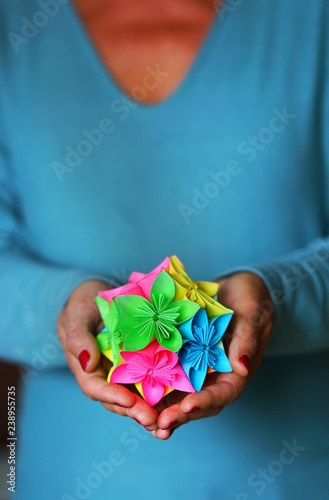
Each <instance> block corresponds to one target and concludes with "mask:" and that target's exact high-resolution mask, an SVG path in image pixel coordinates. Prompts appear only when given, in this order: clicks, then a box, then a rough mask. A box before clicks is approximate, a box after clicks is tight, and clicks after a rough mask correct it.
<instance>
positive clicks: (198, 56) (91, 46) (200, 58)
mask: <svg viewBox="0 0 329 500" xmlns="http://www.w3.org/2000/svg"><path fill="white" fill-rule="evenodd" d="M224 1H225V0H224ZM68 8H69V9H70V13H71V16H72V18H73V22H74V24H75V26H76V28H77V31H78V36H79V37H80V39H81V44H82V45H84V46H85V47H86V49H87V50H89V52H90V54H91V57H92V59H93V63H94V64H95V66H96V67H98V70H99V72H100V74H101V75H102V78H103V79H105V82H106V81H107V83H108V85H109V86H110V88H112V90H114V92H115V93H117V94H118V96H125V97H126V98H129V100H130V101H131V102H132V103H134V106H135V107H139V108H145V109H153V108H158V107H159V108H160V107H162V106H164V105H166V104H167V103H168V104H169V103H171V102H172V101H175V99H177V98H178V97H179V96H180V95H181V94H184V93H185V90H186V89H187V88H188V86H189V85H190V83H191V82H192V81H193V80H194V78H195V76H196V75H197V74H198V73H199V70H200V68H201V66H202V64H203V62H204V60H205V59H206V56H207V54H208V53H209V52H210V50H211V49H212V47H213V45H214V43H213V42H214V39H215V38H216V36H217V34H218V32H221V31H222V30H221V29H219V26H221V25H222V24H224V22H223V19H221V16H220V15H218V14H217V13H216V14H215V17H214V19H213V20H212V22H211V24H210V26H209V27H208V29H207V32H206V34H205V35H204V36H203V39H202V42H201V44H200V45H199V47H198V49H197V50H196V52H195V56H194V58H193V60H192V62H191V64H190V65H189V67H188V69H187V70H186V72H185V74H184V75H183V77H182V78H181V79H180V81H179V83H178V85H177V86H176V87H175V88H174V90H173V91H172V92H170V94H168V95H167V96H166V97H165V98H164V99H161V100H160V101H155V102H151V103H147V102H146V103H145V102H141V101H137V100H136V99H134V98H133V97H132V96H130V95H128V94H127V92H126V91H125V89H124V88H123V87H121V86H120V84H119V83H118V81H117V79H116V78H115V77H114V75H113V73H112V70H111V68H110V67H109V66H108V65H106V64H105V61H104V60H103V58H102V56H101V53H100V51H99V50H98V48H97V46H96V45H95V43H94V42H93V40H92V38H91V35H90V34H89V32H88V28H87V26H86V25H85V23H84V21H83V19H82V16H81V15H80V13H79V11H78V9H77V8H76V7H75V5H74V2H69V4H68ZM215 12H216V11H215Z"/></svg>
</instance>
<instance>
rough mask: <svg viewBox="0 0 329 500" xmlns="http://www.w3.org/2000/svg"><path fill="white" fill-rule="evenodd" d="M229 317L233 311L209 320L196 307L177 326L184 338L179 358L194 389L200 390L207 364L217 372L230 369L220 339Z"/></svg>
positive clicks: (202, 311)
mask: <svg viewBox="0 0 329 500" xmlns="http://www.w3.org/2000/svg"><path fill="white" fill-rule="evenodd" d="M231 317H232V313H227V314H222V315H221V316H218V317H217V318H213V319H211V320H210V321H209V322H208V317H207V314H206V311H205V310H204V309H199V311H198V312H197V313H196V314H195V316H194V317H193V318H192V319H191V320H189V321H186V323H183V324H182V325H180V326H179V327H178V329H179V331H180V333H181V334H182V337H183V347H182V348H181V349H180V351H179V352H178V358H179V361H180V362H181V363H182V366H183V369H184V371H185V373H186V375H187V376H188V378H189V380H190V381H191V384H192V385H193V387H194V389H195V390H196V391H200V390H201V388H202V385H203V383H204V380H205V378H206V374H207V370H208V367H210V368H211V369H213V370H215V371H217V372H231V371H232V368H231V365H230V363H229V360H228V358H227V356H226V354H225V352H224V347H223V343H222V341H221V338H222V336H223V335H224V332H225V330H226V328H227V326H228V324H229V322H230V320H231Z"/></svg>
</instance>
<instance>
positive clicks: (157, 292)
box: [150, 270, 175, 309]
mask: <svg viewBox="0 0 329 500" xmlns="http://www.w3.org/2000/svg"><path fill="white" fill-rule="evenodd" d="M174 296H175V283H174V282H173V279H172V278H171V277H170V276H169V274H168V273H167V271H165V270H163V271H161V272H160V274H159V275H158V276H157V278H156V279H155V280H154V283H153V285H152V288H151V294H150V297H151V301H152V303H153V304H155V305H156V306H157V309H161V308H162V307H163V306H164V305H165V304H167V303H170V302H172V300H173V298H174Z"/></svg>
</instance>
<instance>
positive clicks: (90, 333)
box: [59, 297, 101, 373]
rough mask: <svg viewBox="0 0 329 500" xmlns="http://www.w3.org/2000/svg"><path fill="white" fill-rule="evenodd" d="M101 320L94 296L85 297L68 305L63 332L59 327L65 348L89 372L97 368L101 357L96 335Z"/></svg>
mask: <svg viewBox="0 0 329 500" xmlns="http://www.w3.org/2000/svg"><path fill="white" fill-rule="evenodd" d="M100 322H101V318H100V314H99V311H98V307H97V304H96V303H95V301H94V299H93V298H92V297H85V298H83V299H82V300H81V301H79V302H77V301H76V302H74V304H72V305H70V306H68V307H67V310H66V314H65V319H64V324H63V325H62V332H60V329H59V334H60V338H61V337H62V338H63V344H64V345H63V347H64V349H67V350H68V351H69V352H70V353H71V354H72V355H73V356H74V357H75V358H76V359H78V360H79V362H80V365H81V367H82V369H83V370H84V371H86V372H88V373H90V372H92V371H93V370H95V368H96V367H97V366H98V363H99V359H100V351H99V347H98V344H97V341H96V339H95V336H94V333H97V327H98V325H99V324H100ZM63 330H64V331H63Z"/></svg>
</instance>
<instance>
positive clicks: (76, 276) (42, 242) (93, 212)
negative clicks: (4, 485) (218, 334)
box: [0, 0, 329, 500]
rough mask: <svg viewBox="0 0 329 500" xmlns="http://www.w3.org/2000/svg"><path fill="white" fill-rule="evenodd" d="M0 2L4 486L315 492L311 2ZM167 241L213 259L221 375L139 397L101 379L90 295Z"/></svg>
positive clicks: (319, 51) (320, 315)
mask: <svg viewBox="0 0 329 500" xmlns="http://www.w3.org/2000/svg"><path fill="white" fill-rule="evenodd" d="M0 6H1V23H2V27H1V33H2V36H1V54H2V60H3V62H2V65H1V70H0V74H1V94H2V95H1V107H2V111H1V125H0V126H1V168H0V172H1V174H0V175H1V230H0V231H1V233H2V234H3V235H4V237H3V250H2V255H1V264H2V266H1V288H0V293H1V303H2V304H3V322H4V325H3V328H2V332H3V334H2V340H1V352H2V355H3V356H4V357H6V358H8V359H12V360H14V361H16V362H18V363H20V364H21V373H22V377H23V382H24V384H23V385H24V386H25V387H24V395H23V400H22V413H21V418H20V420H19V422H18V432H19V451H20V458H19V463H18V466H17V492H16V498H18V499H24V500H26V499H27V500H29V499H33V500H38V499H41V498H42V499H44V498H47V499H61V500H68V499H71V500H72V498H73V499H83V498H89V497H91V496H92V495H93V496H94V498H99V499H105V498H108V497H109V496H110V495H119V494H120V495H123V496H124V497H129V496H133V497H134V498H143V499H148V498H153V496H155V495H156V496H157V497H158V498H160V499H162V498H163V499H167V498H170V499H176V498H177V499H178V498H181V497H183V498H185V497H186V498H187V497H189V498H192V499H194V498H205V499H216V498H223V499H225V500H226V499H231V498H232V499H238V500H246V499H249V498H255V497H257V496H258V495H260V494H262V498H264V499H265V498H266V499H279V500H281V499H284V500H285V499H291V498H300V499H303V498H305V499H306V498H309V497H310V496H312V498H313V497H314V498H317V499H319V500H321V499H324V498H326V495H327V489H328V479H327V474H326V473H325V471H326V470H327V468H328V447H329V443H328V431H327V425H326V419H327V415H328V408H329V399H328V395H327V391H323V390H322V387H321V386H322V384H323V382H322V381H323V379H324V380H326V377H328V347H329V337H328V324H329V317H328V310H327V309H328V307H327V306H328V291H329V266H328V260H329V245H328V240H327V239H326V235H327V233H328V204H327V194H328V173H329V170H328V169H329V158H328V155H329V151H328V141H326V137H328V125H329V124H328V112H329V109H328V108H329V89H328V60H329V59H328V51H329V46H328V44H329V42H328V34H327V31H326V28H327V26H328V21H329V12H328V6H327V4H326V3H325V1H324V0H317V1H316V2H313V3H312V4H310V3H309V2H306V0H303V2H300V1H299V2H297V0H292V1H291V2H290V3H289V4H288V5H287V2H283V0H280V1H277V2H272V1H271V0H265V1H264V0H262V1H261V0H244V1H243V0H242V1H233V0H227V2H226V3H223V2H220V3H218V4H215V5H214V4H213V2H208V1H201V0H198V1H194V2H187V1H183V0H175V1H173V0H172V1H171V2H166V3H164V2H162V3H159V2H150V1H147V0H143V1H141V2H138V3H136V2H135V3H134V2H132V1H131V0H129V1H128V0H127V1H125V2H114V1H113V2H105V1H101V0H97V1H96V2H93V3H91V2H87V1H86V0H76V1H75V2H71V3H69V2H67V1H66V0H65V1H64V0H61V1H60V0H52V1H51V0H49V1H48V2H47V1H38V2H37V1H34V0H15V1H13V2H11V4H10V5H8V3H7V2H5V1H4V0H2V1H1V2H0ZM172 254H177V255H178V257H179V258H180V259H181V260H182V261H183V262H184V264H185V265H186V267H187V270H188V271H189V274H190V275H191V276H192V277H193V278H194V279H209V280H211V279H213V280H214V279H220V284H221V286H220V291H219V296H218V298H219V300H220V301H221V302H223V303H224V305H226V306H227V307H231V308H233V309H234V311H235V319H234V322H233V323H232V328H231V330H230V345H229V359H230V362H231V365H232V367H233V373H232V374H225V375H224V374H223V375H218V374H216V375H212V376H211V378H210V379H209V380H208V381H207V387H206V388H205V389H204V390H202V391H201V392H200V393H196V394H192V395H189V396H187V397H186V398H185V399H183V400H182V401H179V400H176V399H175V398H176V396H177V395H175V396H174V397H171V398H169V401H163V402H162V403H161V404H160V405H159V406H158V407H156V408H150V407H149V406H148V405H147V403H146V402H145V401H143V400H142V399H140V398H138V397H137V396H136V395H134V394H132V393H130V392H129V391H128V390H127V389H125V388H123V387H120V386H111V385H110V384H107V383H106V381H105V377H106V374H105V371H104V369H103V368H102V363H100V362H99V360H100V354H99V352H98V350H97V346H96V343H95V340H94V335H95V333H97V331H99V328H100V318H99V315H98V313H97V310H96V307H95V305H94V302H93V298H94V297H95V295H96V294H97V292H98V291H99V290H101V289H107V288H109V287H110V286H112V285H116V284H117V281H125V280H126V279H127V275H129V273H130V272H131V271H133V270H139V271H145V272H147V271H149V270H151V269H152V268H153V267H155V265H157V264H158V263H159V262H160V261H161V260H162V259H163V258H164V257H165V256H166V255H172ZM116 280H117V281H116ZM57 322H58V333H59V338H60V341H61V344H62V347H63V351H62V350H60V349H59V346H58V343H57V341H56V340H55V337H54V333H55V330H56V323H57ZM265 349H266V353H267V354H269V355H270V354H272V355H275V356H272V357H270V356H266V357H265V358H264V360H263V362H262V365H261V367H260V368H259V364H260V361H261V358H262V355H263V352H264V350H265ZM64 354H65V356H64ZM297 354H298V356H297ZM67 364H68V365H69V367H70V369H71V372H73V374H74V375H75V377H76V381H77V382H78V385H77V383H76V381H75V379H74V377H72V375H71V374H70V372H69V370H68V368H67ZM26 367H29V368H30V370H28V369H27V368H26ZM255 372H257V373H256V375H255V377H254V378H253V380H252V383H250V385H249V386H248V390H247V391H246V392H245V393H243V391H244V389H245V387H246V386H247V383H248V382H249V380H250V377H251V375H253V374H254V373H255ZM78 386H80V389H82V391H81V390H80V389H79V387H78ZM83 393H84V394H83ZM242 393H243V394H242ZM86 396H87V397H86ZM88 398H89V399H88ZM91 400H96V401H100V402H102V405H103V407H105V408H106V410H108V411H106V410H104V408H103V407H102V406H101V405H99V404H97V403H96V402H95V401H91ZM235 400H236V402H235V403H234V405H233V406H229V407H228V408H225V409H224V411H223V412H221V410H222V409H223V408H224V407H226V406H227V405H229V404H230V403H232V402H233V401H235ZM115 413H117V414H119V415H127V416H128V417H131V418H133V419H135V420H137V423H136V422H132V421H131V419H123V418H121V417H119V416H115V415H114V414H115ZM215 415H217V416H215ZM207 416H212V418H211V419H209V420H203V418H204V417H207ZM192 421H193V422H192ZM189 422H191V423H189ZM186 423H189V425H188V426H187V425H185V424H186ZM178 428H179V429H178ZM175 429H178V430H177V431H176V432H174V434H173V430H175ZM172 434H173V435H172ZM154 437H156V438H160V439H153V438H154ZM169 437H170V439H168V438H169ZM163 440H166V442H163ZM40 459H41V460H40Z"/></svg>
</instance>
